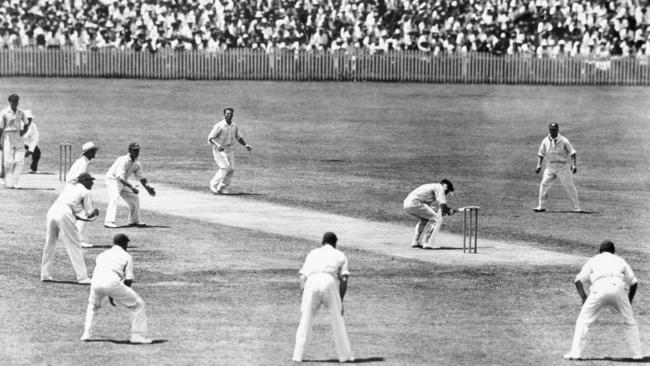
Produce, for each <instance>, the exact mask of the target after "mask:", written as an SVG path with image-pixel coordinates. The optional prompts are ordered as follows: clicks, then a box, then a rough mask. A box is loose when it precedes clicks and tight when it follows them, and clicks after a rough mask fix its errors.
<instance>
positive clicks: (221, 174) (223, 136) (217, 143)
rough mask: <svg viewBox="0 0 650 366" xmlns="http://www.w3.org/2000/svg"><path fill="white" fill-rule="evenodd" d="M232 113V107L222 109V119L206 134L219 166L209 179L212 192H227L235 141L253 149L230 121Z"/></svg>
mask: <svg viewBox="0 0 650 366" xmlns="http://www.w3.org/2000/svg"><path fill="white" fill-rule="evenodd" d="M234 114H235V110H234V109H232V108H226V109H224V110H223V115H224V119H222V120H221V121H219V122H217V124H215V125H214V127H212V130H211V131H210V134H209V135H208V144H210V145H212V156H213V157H214V161H215V162H216V163H217V166H218V167H219V170H217V173H216V174H215V175H214V177H213V178H212V179H211V180H210V190H211V191H212V193H214V194H228V190H227V187H228V186H229V185H230V180H231V178H232V175H233V173H234V172H235V155H234V153H233V151H232V146H233V145H234V144H235V141H237V142H239V143H240V144H241V145H242V146H244V147H245V148H246V150H248V151H251V150H253V147H252V146H251V145H248V144H247V143H246V141H244V138H243V137H242V136H241V134H240V132H239V128H238V127H237V125H236V124H234V123H233V122H232V117H233V115H234Z"/></svg>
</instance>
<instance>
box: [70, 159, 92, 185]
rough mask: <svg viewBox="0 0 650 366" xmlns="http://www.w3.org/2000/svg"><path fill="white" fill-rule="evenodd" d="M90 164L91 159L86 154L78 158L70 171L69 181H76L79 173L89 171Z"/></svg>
mask: <svg viewBox="0 0 650 366" xmlns="http://www.w3.org/2000/svg"><path fill="white" fill-rule="evenodd" d="M88 164H90V160H88V158H87V157H86V156H85V155H84V156H82V157H80V158H79V159H77V160H76V161H75V162H74V164H72V166H71V167H70V170H69V171H68V175H67V178H68V180H67V182H68V183H76V182H77V177H78V176H79V174H81V173H87V172H88Z"/></svg>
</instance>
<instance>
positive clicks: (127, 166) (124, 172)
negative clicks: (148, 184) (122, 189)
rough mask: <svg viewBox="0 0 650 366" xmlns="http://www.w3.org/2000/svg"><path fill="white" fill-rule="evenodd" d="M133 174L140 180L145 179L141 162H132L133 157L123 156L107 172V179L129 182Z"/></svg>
mask: <svg viewBox="0 0 650 366" xmlns="http://www.w3.org/2000/svg"><path fill="white" fill-rule="evenodd" d="M131 174H133V175H134V176H135V177H136V178H137V179H138V180H142V179H145V177H144V172H143V171H142V166H141V165H140V162H139V161H137V160H136V161H133V160H131V155H129V154H126V155H122V156H120V157H119V158H117V159H116V160H115V162H114V163H113V165H111V167H110V168H109V169H108V172H106V178H109V179H116V178H120V179H122V180H127V179H129V177H130V176H131Z"/></svg>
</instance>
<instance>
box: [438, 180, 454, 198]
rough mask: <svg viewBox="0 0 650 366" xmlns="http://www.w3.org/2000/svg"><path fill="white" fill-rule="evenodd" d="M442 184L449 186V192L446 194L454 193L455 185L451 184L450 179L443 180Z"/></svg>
mask: <svg viewBox="0 0 650 366" xmlns="http://www.w3.org/2000/svg"><path fill="white" fill-rule="evenodd" d="M440 184H445V185H447V190H446V191H445V194H447V193H451V192H453V191H454V185H453V184H452V183H451V181H450V180H449V179H443V180H441V181H440Z"/></svg>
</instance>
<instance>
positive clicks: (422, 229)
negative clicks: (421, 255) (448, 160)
mask: <svg viewBox="0 0 650 366" xmlns="http://www.w3.org/2000/svg"><path fill="white" fill-rule="evenodd" d="M453 191H454V185H453V184H452V183H451V182H450V181H449V180H448V179H443V180H441V181H440V183H430V184H423V185H421V186H419V187H417V188H416V189H414V190H413V191H412V192H411V193H409V195H408V196H406V199H404V211H406V212H407V213H408V214H409V215H411V216H415V217H417V218H418V219H419V221H418V223H417V224H416V225H415V237H414V238H413V242H412V243H411V247H412V248H423V249H433V248H434V246H433V244H434V242H435V240H436V235H437V234H438V231H440V226H441V225H442V216H443V215H453V214H455V213H456V212H458V211H457V210H456V209H453V208H451V207H449V206H447V195H448V194H450V193H451V192H453Z"/></svg>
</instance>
